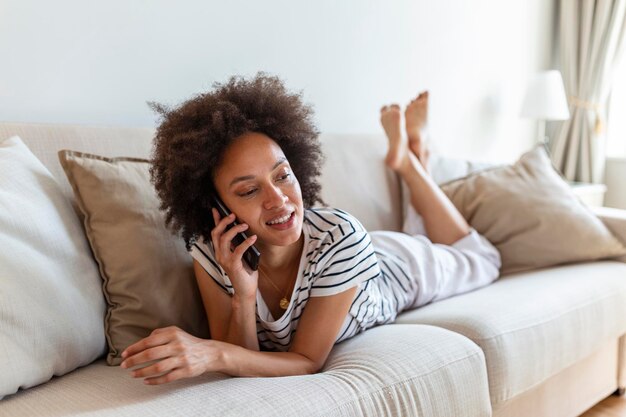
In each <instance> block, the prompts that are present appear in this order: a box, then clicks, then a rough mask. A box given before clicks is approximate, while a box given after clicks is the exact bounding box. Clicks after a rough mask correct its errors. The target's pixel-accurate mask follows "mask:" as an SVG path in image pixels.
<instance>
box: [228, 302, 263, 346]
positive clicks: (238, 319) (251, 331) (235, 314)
mask: <svg viewBox="0 0 626 417" xmlns="http://www.w3.org/2000/svg"><path fill="white" fill-rule="evenodd" d="M224 341H225V342H227V343H231V344H233V345H238V346H241V347H244V348H247V349H250V350H255V351H258V350H259V339H258V338H257V334H256V298H254V297H248V298H240V297H238V296H237V295H234V296H233V297H232V304H231V313H230V320H229V323H228V330H227V333H226V335H225V337H224Z"/></svg>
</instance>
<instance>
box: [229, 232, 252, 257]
mask: <svg viewBox="0 0 626 417" xmlns="http://www.w3.org/2000/svg"><path fill="white" fill-rule="evenodd" d="M254 242H256V235H252V236H250V237H249V238H247V239H246V240H244V241H243V242H242V243H241V244H240V245H239V246H237V247H236V248H235V250H234V252H233V257H234V258H235V259H237V260H239V259H241V258H242V257H243V254H244V253H245V252H246V251H247V250H248V248H249V247H250V246H252V245H254Z"/></svg>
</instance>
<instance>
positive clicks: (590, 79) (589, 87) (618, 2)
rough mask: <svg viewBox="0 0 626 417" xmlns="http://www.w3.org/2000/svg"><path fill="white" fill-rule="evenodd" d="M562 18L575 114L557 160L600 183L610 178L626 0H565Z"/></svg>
mask: <svg viewBox="0 0 626 417" xmlns="http://www.w3.org/2000/svg"><path fill="white" fill-rule="evenodd" d="M559 20H560V22H559V33H560V40H559V42H560V45H559V49H560V54H561V57H560V59H561V67H562V68H561V72H562V73H563V82H564V84H565V91H566V93H567V95H568V102H569V106H570V114H571V117H570V119H569V120H567V121H565V122H563V123H562V124H561V125H560V127H559V128H558V129H557V132H556V135H555V138H554V140H553V141H552V143H551V155H552V161H553V162H554V164H555V166H556V167H557V168H559V169H560V170H561V172H562V173H563V174H564V175H565V177H566V178H567V179H568V180H570V181H582V182H593V183H599V182H602V181H603V177H604V160H605V143H606V104H607V101H608V97H609V94H610V92H611V84H612V81H613V75H614V72H615V69H616V64H617V63H618V62H619V59H620V55H621V53H622V52H623V50H624V47H625V46H626V42H625V41H624V37H625V36H626V35H625V32H626V0H561V1H560V11H559ZM622 76H624V75H622Z"/></svg>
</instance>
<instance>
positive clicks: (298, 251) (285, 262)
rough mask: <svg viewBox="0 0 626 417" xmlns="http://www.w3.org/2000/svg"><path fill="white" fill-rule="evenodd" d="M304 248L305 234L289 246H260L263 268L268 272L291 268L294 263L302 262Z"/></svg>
mask: <svg viewBox="0 0 626 417" xmlns="http://www.w3.org/2000/svg"><path fill="white" fill-rule="evenodd" d="M303 246H304V233H301V234H300V238H299V239H298V240H297V241H296V242H295V243H293V244H291V245H289V246H273V245H258V249H259V252H261V260H260V264H261V266H262V267H263V268H264V269H266V270H281V269H285V268H290V266H291V265H293V264H294V263H296V262H297V263H299V262H300V256H301V255H302V248H303Z"/></svg>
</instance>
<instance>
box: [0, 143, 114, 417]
mask: <svg viewBox="0 0 626 417" xmlns="http://www.w3.org/2000/svg"><path fill="white" fill-rule="evenodd" d="M101 286H102V280H101V279H100V274H98V268H97V265H96V263H95V262H94V260H93V257H92V256H91V251H90V250H89V244H88V243H87V239H85V234H84V233H83V229H82V227H81V225H80V221H79V220H78V218H77V217H76V213H75V212H74V209H73V207H72V204H71V201H69V199H67V198H66V197H65V196H64V195H63V191H62V190H61V186H60V185H59V184H58V183H57V182H56V180H55V179H54V177H53V176H52V174H51V173H50V171H48V169H47V168H46V167H45V166H44V165H43V164H42V163H41V162H40V161H39V160H38V159H37V157H35V155H33V154H32V152H31V151H30V150H29V149H28V147H26V145H25V144H24V142H22V140H21V139H20V138H18V137H17V136H14V137H11V138H8V139H4V140H0V399H2V397H3V396H5V395H9V394H13V393H15V392H17V391H18V389H20V388H21V389H25V388H29V387H32V386H35V385H38V384H41V383H43V382H46V381H48V380H49V379H50V378H52V377H53V376H54V375H59V376H60V375H63V374H66V373H68V372H70V371H72V370H74V369H76V368H77V367H80V366H85V365H87V364H89V363H91V362H92V361H94V360H95V359H97V358H99V357H100V356H102V355H103V354H104V353H105V352H106V342H105V339H104V326H103V320H104V314H105V302H104V297H103V296H102V289H101ZM35 397H36V395H35ZM5 401H6V400H5ZM35 401H36V398H35ZM1 409H2V405H1V404H0V410H1ZM0 414H2V411H0Z"/></svg>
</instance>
